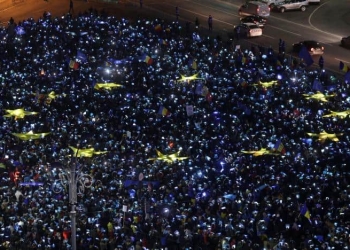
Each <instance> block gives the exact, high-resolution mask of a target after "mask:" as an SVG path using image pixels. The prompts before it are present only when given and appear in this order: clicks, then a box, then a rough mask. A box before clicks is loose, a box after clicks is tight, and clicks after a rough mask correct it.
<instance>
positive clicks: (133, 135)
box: [0, 10, 350, 250]
mask: <svg viewBox="0 0 350 250" xmlns="http://www.w3.org/2000/svg"><path fill="white" fill-rule="evenodd" d="M181 32H182V29H181V27H180V26H179V23H177V22H174V23H166V22H164V21H162V20H158V19H154V20H139V21H137V22H136V23H130V22H128V20H125V19H118V18H116V17H112V16H108V15H106V13H98V12H97V11H94V10H91V11H90V12H86V13H82V14H79V15H78V16H77V17H72V16H71V15H66V16H62V17H52V16H51V15H50V13H45V14H44V16H43V17H42V18H40V19H39V20H37V21H35V20H33V19H28V20H23V21H21V22H15V21H14V20H12V21H11V23H10V24H9V26H8V27H7V28H3V29H1V31H0V38H1V44H0V53H1V60H0V68H1V72H0V82H1V88H0V95H1V98H0V105H1V113H2V114H1V116H0V124H1V126H0V128H1V130H0V141H1V143H0V151H1V153H0V157H1V163H0V164H1V165H0V167H1V180H0V181H1V183H0V184H1V189H2V191H1V194H0V199H1V201H0V203H1V208H0V215H1V218H0V228H1V229H0V230H1V231H0V239H1V240H0V242H2V243H1V247H0V249H22V250H23V249H57V250H58V249H71V241H70V234H71V224H70V210H71V205H72V204H71V199H70V197H69V192H68V182H69V176H70V171H72V166H74V168H75V169H76V175H77V178H78V183H77V190H78V199H77V203H76V204H74V205H76V207H77V219H76V221H77V223H76V226H77V249H100V250H106V249H108V250H112V249H127V250H129V249H188V250H189V249H193V250H194V249H202V250H204V249H208V250H211V249H272V248H274V249H348V247H349V245H350V241H349V240H350V238H349V226H350V221H349V220H348V219H347V218H350V214H349V195H350V193H349V192H350V190H349V176H348V175H349V172H350V171H349V167H348V162H349V136H348V135H349V134H348V130H349V122H350V120H349V116H348V115H344V116H336V115H335V116H332V117H324V116H325V115H327V114H330V113H331V111H335V112H338V111H346V110H348V109H350V108H349V106H350V97H349V93H350V92H349V88H348V85H347V83H345V82H344V81H343V80H342V79H337V78H334V77H331V76H329V75H328V74H327V72H325V71H324V70H308V69H307V68H306V67H305V66H304V64H303V62H302V61H299V60H292V59H290V57H287V56H285V54H284V53H281V54H276V53H275V52H274V51H273V50H271V49H268V48H267V49H266V48H262V47H255V46H254V47H251V48H249V49H245V48H244V49H243V47H240V46H238V45H237V44H235V42H234V41H223V40H222V39H221V38H220V37H217V38H215V39H210V38H207V37H203V36H201V34H197V33H194V34H193V35H190V36H181ZM240 42H241V43H244V41H240ZM268 83H271V84H268ZM313 93H318V94H320V95H324V96H323V98H320V99H317V98H316V99H312V98H311V99H310V98H307V97H310V95H312V94H313ZM304 95H308V96H304ZM17 109H23V110H24V111H25V112H34V113H25V115H20V114H22V113H23V110H22V113H20V112H14V111H13V110H17ZM11 114H12V115H11ZM321 132H327V133H329V134H334V136H333V137H329V138H330V139H327V138H321V137H320V138H318V137H317V136H316V137H315V136H314V135H315V134H316V135H317V134H319V133H321ZM309 133H312V134H309ZM19 134H22V135H23V134H25V135H26V136H27V137H26V136H24V137H20V136H18V135H19ZM36 134H40V135H41V136H39V137H34V135H36ZM72 149H74V150H72ZM86 149H89V150H87V151H86ZM84 150H85V151H84ZM242 151H244V152H242ZM80 152H86V154H85V155H84V154H82V153H80ZM91 152H92V153H91ZM259 152H263V153H261V154H259ZM89 153H91V154H89ZM348 216H349V217H348Z"/></svg>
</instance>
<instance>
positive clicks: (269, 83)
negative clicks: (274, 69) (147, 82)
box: [253, 80, 278, 89]
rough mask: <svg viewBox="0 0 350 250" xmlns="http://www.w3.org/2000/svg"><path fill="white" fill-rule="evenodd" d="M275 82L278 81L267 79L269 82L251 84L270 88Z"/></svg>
mask: <svg viewBox="0 0 350 250" xmlns="http://www.w3.org/2000/svg"><path fill="white" fill-rule="evenodd" d="M277 84H278V82H277V81H276V80H275V81H269V82H259V83H258V84H254V85H253V86H261V87H263V88H265V89H267V88H271V87H273V86H275V85H277Z"/></svg>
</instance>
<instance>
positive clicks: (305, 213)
mask: <svg viewBox="0 0 350 250" xmlns="http://www.w3.org/2000/svg"><path fill="white" fill-rule="evenodd" d="M300 214H301V215H303V216H304V217H305V218H306V219H308V220H310V211H309V209H308V208H307V206H306V204H304V205H302V207H301V208H300Z"/></svg>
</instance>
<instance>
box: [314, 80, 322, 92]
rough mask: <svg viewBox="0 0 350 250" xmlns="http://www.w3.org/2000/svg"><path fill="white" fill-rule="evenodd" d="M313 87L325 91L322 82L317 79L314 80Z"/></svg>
mask: <svg viewBox="0 0 350 250" xmlns="http://www.w3.org/2000/svg"><path fill="white" fill-rule="evenodd" d="M312 89H313V90H316V91H320V92H323V90H324V89H323V86H322V84H321V83H320V81H319V80H317V79H315V80H314V83H313V84H312Z"/></svg>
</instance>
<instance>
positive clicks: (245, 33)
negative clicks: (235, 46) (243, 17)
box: [233, 23, 262, 38]
mask: <svg viewBox="0 0 350 250" xmlns="http://www.w3.org/2000/svg"><path fill="white" fill-rule="evenodd" d="M233 32H234V34H236V36H239V37H240V38H249V37H257V36H262V29H261V28H260V27H259V26H258V25H256V24H255V23H243V24H242V23H241V24H238V25H237V26H235V27H234V28H233Z"/></svg>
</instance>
